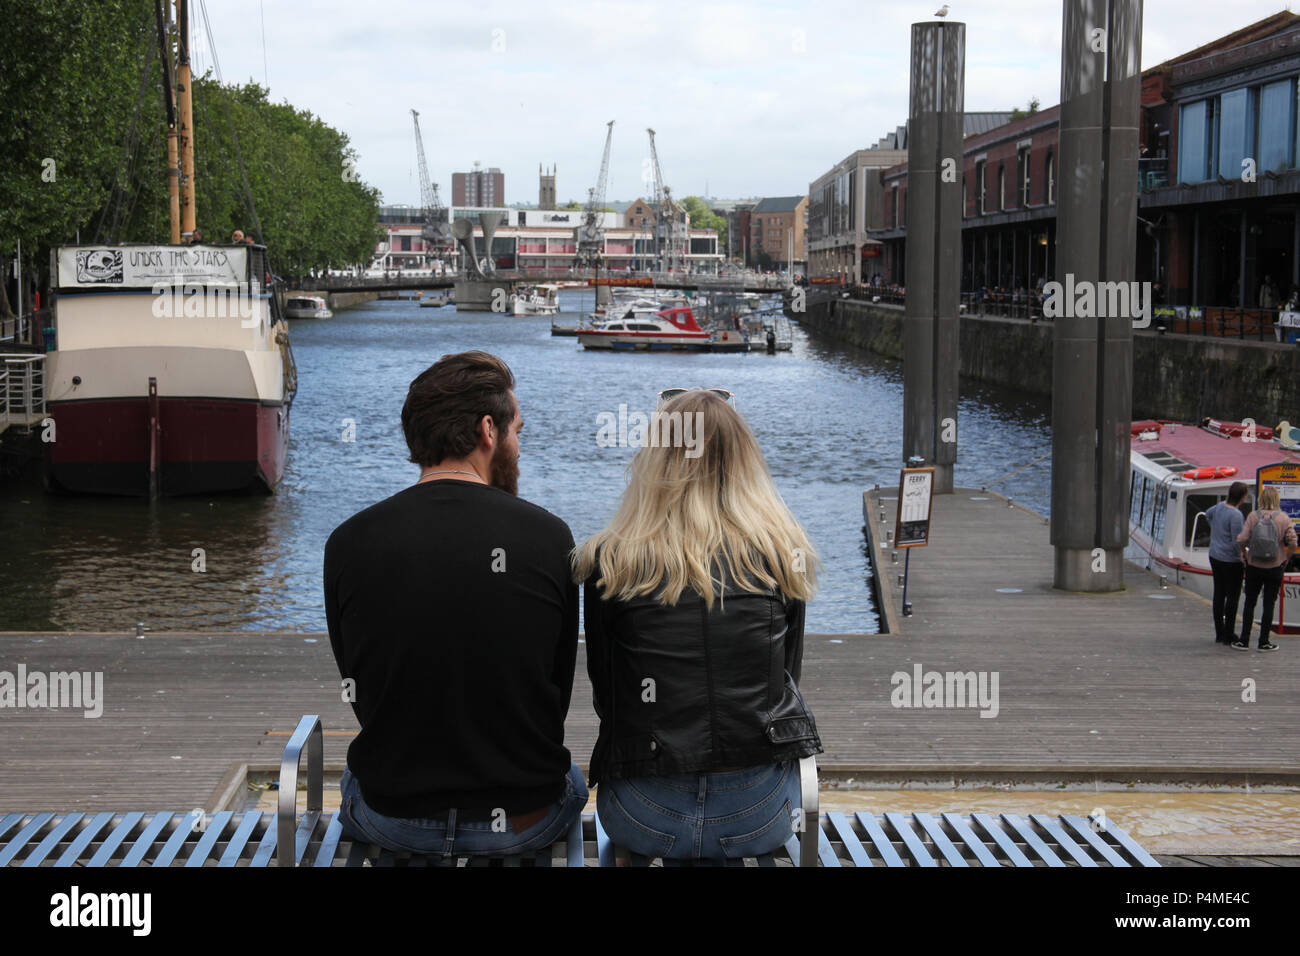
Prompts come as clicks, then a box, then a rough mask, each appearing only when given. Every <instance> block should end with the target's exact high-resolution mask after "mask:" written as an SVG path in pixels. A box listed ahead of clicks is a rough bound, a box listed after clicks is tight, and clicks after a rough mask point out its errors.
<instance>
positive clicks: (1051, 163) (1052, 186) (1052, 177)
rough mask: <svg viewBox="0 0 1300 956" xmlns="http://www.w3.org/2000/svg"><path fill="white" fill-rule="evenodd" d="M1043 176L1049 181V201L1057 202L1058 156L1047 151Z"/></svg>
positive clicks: (1049, 202)
mask: <svg viewBox="0 0 1300 956" xmlns="http://www.w3.org/2000/svg"><path fill="white" fill-rule="evenodd" d="M1043 167H1044V168H1043V178H1044V179H1045V180H1046V181H1047V202H1048V204H1049V205H1050V204H1051V203H1054V202H1056V157H1055V156H1053V155H1052V151H1051V150H1050V149H1049V150H1048V151H1047V161H1046V162H1045V163H1044V164H1043Z"/></svg>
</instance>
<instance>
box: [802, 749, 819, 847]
mask: <svg viewBox="0 0 1300 956" xmlns="http://www.w3.org/2000/svg"><path fill="white" fill-rule="evenodd" d="M799 789H800V791H801V792H802V795H803V820H802V821H801V822H802V823H803V829H802V830H801V831H800V833H799V865H800V866H814V867H815V866H816V865H817V856H818V849H819V848H818V843H819V841H820V840H821V826H820V825H819V823H820V819H821V813H820V808H819V806H818V803H817V799H818V791H817V758H816V757H803V758H801V759H800V760H799Z"/></svg>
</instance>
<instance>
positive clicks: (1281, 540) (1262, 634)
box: [1231, 486, 1296, 651]
mask: <svg viewBox="0 0 1300 956" xmlns="http://www.w3.org/2000/svg"><path fill="white" fill-rule="evenodd" d="M1279 505H1280V499H1279V497H1278V493H1277V489H1276V488H1274V487H1272V486H1269V487H1266V488H1265V489H1264V490H1263V491H1261V492H1260V493H1259V501H1258V507H1257V508H1256V509H1255V510H1254V511H1252V512H1251V513H1250V517H1248V518H1247V519H1246V521H1245V523H1244V524H1243V526H1242V529H1241V533H1240V534H1238V535H1237V544H1238V545H1240V546H1241V547H1242V548H1243V551H1242V557H1243V559H1244V560H1245V562H1246V600H1245V603H1244V605H1243V606H1242V609H1241V637H1240V638H1239V639H1238V640H1237V641H1236V642H1234V643H1233V644H1232V645H1231V646H1232V647H1233V648H1234V649H1235V650H1238V651H1246V650H1249V649H1250V626H1251V618H1252V617H1254V616H1255V601H1256V599H1257V598H1258V597H1259V592H1260V589H1261V588H1263V591H1264V609H1263V612H1262V613H1261V614H1260V618H1259V649H1260V650H1261V651H1275V650H1277V645H1276V644H1274V643H1273V642H1272V641H1270V640H1269V632H1270V631H1271V630H1272V628H1273V605H1274V603H1275V602H1276V601H1277V592H1278V591H1279V590H1281V587H1282V571H1283V569H1284V568H1285V567H1286V562H1287V558H1289V557H1290V555H1291V552H1292V551H1294V550H1295V547H1296V533H1295V527H1294V526H1293V525H1292V523H1291V518H1290V517H1289V516H1288V515H1287V514H1286V513H1285V512H1283V511H1281V510H1279Z"/></svg>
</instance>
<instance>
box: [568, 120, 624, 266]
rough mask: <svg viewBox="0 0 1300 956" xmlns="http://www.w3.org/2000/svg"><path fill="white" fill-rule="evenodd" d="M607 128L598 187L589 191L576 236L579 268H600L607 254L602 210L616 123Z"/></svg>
mask: <svg viewBox="0 0 1300 956" xmlns="http://www.w3.org/2000/svg"><path fill="white" fill-rule="evenodd" d="M605 127H606V129H605V152H604V153H603V154H602V156H601V158H600V175H598V176H597V177H596V185H595V186H593V187H592V188H590V189H588V190H587V208H586V209H585V210H583V216H582V225H580V226H579V227H578V228H577V229H576V230H575V235H574V264H575V265H576V266H578V267H582V266H585V265H591V266H593V267H594V268H599V266H600V259H601V256H602V255H604V252H605V227H604V226H603V225H601V220H602V219H603V218H604V216H605V214H604V213H603V212H601V209H602V208H603V207H604V205H605V183H606V181H607V180H608V178H609V147H610V144H611V143H612V142H613V139H614V121H613V120H610V121H609V122H608V123H606V124H605Z"/></svg>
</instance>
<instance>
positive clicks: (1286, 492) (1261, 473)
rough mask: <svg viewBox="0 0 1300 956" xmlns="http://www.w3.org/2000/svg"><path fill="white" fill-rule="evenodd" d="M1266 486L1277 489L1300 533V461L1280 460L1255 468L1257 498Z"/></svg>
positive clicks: (1279, 497)
mask: <svg viewBox="0 0 1300 956" xmlns="http://www.w3.org/2000/svg"><path fill="white" fill-rule="evenodd" d="M1266 487H1273V488H1276V489H1277V495H1278V502H1279V504H1280V505H1281V508H1282V510H1283V511H1284V512H1285V513H1286V516H1287V517H1288V518H1290V519H1291V523H1292V524H1293V525H1295V526H1296V529H1297V532H1298V533H1300V462H1295V461H1280V462H1278V463H1277V464H1274V465H1264V466H1263V467H1262V468H1257V469H1255V500H1256V501H1258V500H1259V493H1260V492H1261V491H1263V490H1264V489H1265V488H1266Z"/></svg>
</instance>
